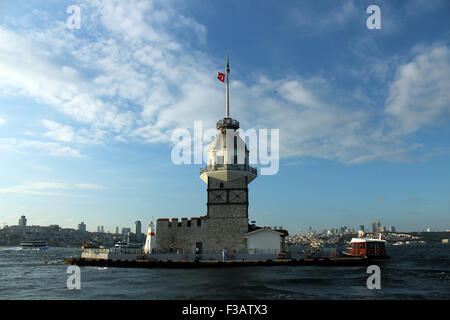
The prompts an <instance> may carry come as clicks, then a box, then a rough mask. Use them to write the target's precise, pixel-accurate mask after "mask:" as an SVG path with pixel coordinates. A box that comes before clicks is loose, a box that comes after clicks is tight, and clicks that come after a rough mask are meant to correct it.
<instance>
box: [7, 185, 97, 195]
mask: <svg viewBox="0 0 450 320" xmlns="http://www.w3.org/2000/svg"><path fill="white" fill-rule="evenodd" d="M101 189H103V187H102V186H100V185H98V184H87V183H81V184H72V183H60V182H30V183H25V184H22V185H18V186H12V187H6V188H1V189H0V194H2V193H3V194H30V195H70V194H67V193H55V192H54V190H101Z"/></svg>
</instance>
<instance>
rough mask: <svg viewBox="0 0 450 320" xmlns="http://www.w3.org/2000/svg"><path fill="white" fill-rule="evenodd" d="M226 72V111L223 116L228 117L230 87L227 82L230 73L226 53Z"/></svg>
mask: <svg viewBox="0 0 450 320" xmlns="http://www.w3.org/2000/svg"><path fill="white" fill-rule="evenodd" d="M225 71H226V72H227V95H226V113H225V118H229V117H230V89H229V84H228V74H229V73H230V64H229V63H228V54H227V67H226V69H225Z"/></svg>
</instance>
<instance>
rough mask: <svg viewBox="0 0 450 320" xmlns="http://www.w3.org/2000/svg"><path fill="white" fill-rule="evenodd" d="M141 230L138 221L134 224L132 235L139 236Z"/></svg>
mask: <svg viewBox="0 0 450 320" xmlns="http://www.w3.org/2000/svg"><path fill="white" fill-rule="evenodd" d="M141 228H142V224H141V222H140V221H139V220H138V221H136V222H135V223H134V233H135V234H136V236H139V235H140V234H141V233H142V232H141Z"/></svg>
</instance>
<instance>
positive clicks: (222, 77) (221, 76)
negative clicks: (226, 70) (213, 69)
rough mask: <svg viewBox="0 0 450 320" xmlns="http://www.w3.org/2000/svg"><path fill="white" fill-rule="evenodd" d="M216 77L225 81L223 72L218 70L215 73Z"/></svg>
mask: <svg viewBox="0 0 450 320" xmlns="http://www.w3.org/2000/svg"><path fill="white" fill-rule="evenodd" d="M217 79H219V80H220V81H222V82H225V74H223V73H220V72H219V73H218V74H217Z"/></svg>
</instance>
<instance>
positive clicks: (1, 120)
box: [0, 118, 6, 126]
mask: <svg viewBox="0 0 450 320" xmlns="http://www.w3.org/2000/svg"><path fill="white" fill-rule="evenodd" d="M5 123H6V120H5V119H2V118H0V126H1V125H2V124H5Z"/></svg>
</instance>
